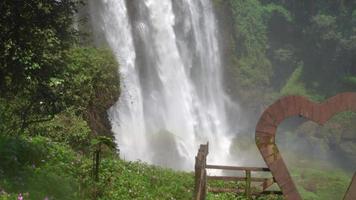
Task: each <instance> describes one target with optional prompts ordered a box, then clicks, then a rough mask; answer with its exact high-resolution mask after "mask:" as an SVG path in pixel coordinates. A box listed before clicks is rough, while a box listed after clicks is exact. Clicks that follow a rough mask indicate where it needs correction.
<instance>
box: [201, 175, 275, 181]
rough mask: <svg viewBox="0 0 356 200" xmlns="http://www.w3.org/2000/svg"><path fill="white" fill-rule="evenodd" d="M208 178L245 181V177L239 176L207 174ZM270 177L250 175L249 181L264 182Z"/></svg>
mask: <svg viewBox="0 0 356 200" xmlns="http://www.w3.org/2000/svg"><path fill="white" fill-rule="evenodd" d="M207 177H208V180H221V181H246V177H241V176H207ZM269 179H271V178H258V177H251V178H250V180H251V182H265V181H267V180H269Z"/></svg>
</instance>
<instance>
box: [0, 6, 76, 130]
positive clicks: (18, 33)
mask: <svg viewBox="0 0 356 200" xmlns="http://www.w3.org/2000/svg"><path fill="white" fill-rule="evenodd" d="M79 3H80V2H79V1H78V0H61V1H41V0H29V1H22V0H3V1H2V2H1V4H0V13H1V15H0V30H1V32H0V98H2V99H3V101H4V102H7V104H16V106H12V107H13V108H14V110H13V111H12V112H13V114H15V115H16V116H17V117H18V122H17V125H16V126H17V127H20V129H21V130H22V131H23V130H24V129H25V128H26V127H28V126H29V125H30V124H32V123H36V122H41V121H46V120H49V119H51V118H52V117H53V115H54V114H55V113H57V112H59V110H60V108H59V107H58V106H59V105H58V103H57V101H56V100H57V99H58V94H55V93H53V91H52V90H51V88H50V87H51V77H53V76H54V75H55V74H58V73H60V72H61V71H62V68H63V65H64V64H63V62H62V58H63V52H64V50H66V49H68V48H70V46H71V45H72V44H73V41H74V39H75V36H76V35H77V32H76V31H75V30H74V28H73V26H72V24H73V15H74V13H75V12H76V8H77V7H78V6H79Z"/></svg>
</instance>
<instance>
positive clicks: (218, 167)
mask: <svg viewBox="0 0 356 200" xmlns="http://www.w3.org/2000/svg"><path fill="white" fill-rule="evenodd" d="M206 168H207V169H222V170H236V171H239V170H240V171H246V170H249V171H255V172H269V171H270V170H269V169H268V168H267V167H237V166H224V165H206Z"/></svg>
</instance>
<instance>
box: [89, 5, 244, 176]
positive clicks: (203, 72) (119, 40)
mask: <svg viewBox="0 0 356 200" xmlns="http://www.w3.org/2000/svg"><path fill="white" fill-rule="evenodd" d="M89 5H90V13H91V21H92V24H93V28H94V31H95V33H96V36H97V39H98V40H99V39H100V38H103V39H104V40H105V42H106V43H107V44H108V46H109V47H110V48H111V49H112V50H113V52H114V54H115V55H116V57H117V60H118V61H119V63H120V67H119V73H120V77H121V96H120V99H119V101H118V102H117V103H116V104H115V105H114V106H113V107H112V108H111V109H110V110H109V111H108V112H109V116H110V121H111V124H112V128H113V129H112V130H113V132H114V133H115V138H116V142H117V144H118V146H119V149H120V154H121V157H122V158H124V159H127V160H142V161H145V162H148V163H153V164H158V165H162V166H167V167H173V168H177V169H186V170H192V169H193V163H194V157H195V154H196V153H197V149H198V147H199V146H198V145H199V144H201V143H206V142H207V141H209V146H210V154H209V162H212V163H219V164H221V163H227V162H228V160H229V149H230V143H231V141H230V140H231V137H232V136H233V134H232V133H233V132H236V130H233V129H234V128H235V127H236V124H233V125H232V124H231V123H229V122H228V121H229V120H228V114H227V113H228V112H231V110H234V111H236V112H238V107H237V106H236V105H235V104H234V103H232V102H231V101H230V100H229V97H228V96H227V95H226V94H225V92H224V89H223V85H222V65H221V56H220V51H219V44H218V28H217V25H216V19H215V17H214V12H213V5H212V3H211V2H210V0H127V1H124V0H101V1H97V0H90V2H89ZM230 121H231V120H230ZM235 123H237V121H235ZM232 127H234V128H232Z"/></svg>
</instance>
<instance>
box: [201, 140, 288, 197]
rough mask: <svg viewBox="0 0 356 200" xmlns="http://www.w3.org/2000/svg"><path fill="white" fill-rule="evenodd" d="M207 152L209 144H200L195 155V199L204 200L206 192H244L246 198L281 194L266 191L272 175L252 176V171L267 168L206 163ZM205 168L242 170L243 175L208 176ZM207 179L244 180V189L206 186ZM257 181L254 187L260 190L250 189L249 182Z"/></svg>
mask: <svg viewBox="0 0 356 200" xmlns="http://www.w3.org/2000/svg"><path fill="white" fill-rule="evenodd" d="M208 153H209V145H208V144H206V145H200V148H199V151H198V154H197V156H196V157H195V193H194V199H195V200H204V199H205V197H206V193H207V192H212V193H222V192H232V193H236V194H244V195H245V196H246V197H247V198H249V199H252V196H260V195H263V194H271V193H273V194H282V192H281V191H268V190H267V189H268V188H269V187H270V186H271V185H273V184H274V183H275V180H274V178H273V177H271V178H260V177H252V172H270V170H269V169H268V168H264V167H236V166H222V165H208V164H206V158H207V156H208ZM207 169H218V170H232V171H244V172H245V176H244V177H240V176H208V175H207ZM208 180H221V181H235V182H240V181H243V182H245V187H244V189H242V190H241V189H239V188H210V187H208ZM252 182H253V183H259V185H257V186H254V187H258V186H259V187H260V188H261V189H260V191H258V192H256V191H254V192H253V191H252V190H251V183H252Z"/></svg>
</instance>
